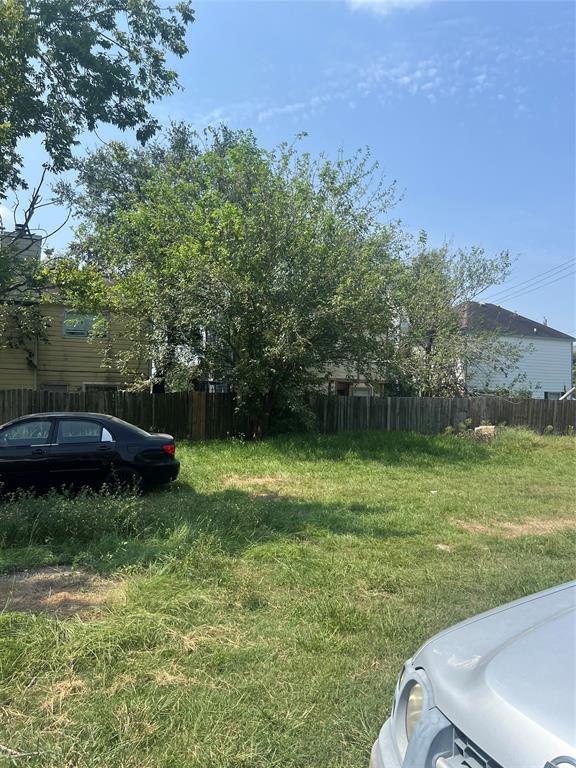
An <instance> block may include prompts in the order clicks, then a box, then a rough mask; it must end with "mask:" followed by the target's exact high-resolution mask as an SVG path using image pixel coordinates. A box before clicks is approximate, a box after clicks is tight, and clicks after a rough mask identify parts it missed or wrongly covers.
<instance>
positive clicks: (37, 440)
mask: <svg viewBox="0 0 576 768" xmlns="http://www.w3.org/2000/svg"><path fill="white" fill-rule="evenodd" d="M175 452H176V445H175V443H174V438H173V437H172V436H171V435H154V434H150V433H149V432H145V431H144V430H143V429H140V428H139V427H135V426H134V425H133V424H128V423H127V422H125V421H122V420H121V419H117V418H115V417H114V416H105V415H104V414H101V413H36V414H33V415H30V416H23V417H22V418H19V419H15V420H14V421H10V422H8V424H4V425H3V426H1V427H0V491H1V489H2V488H8V489H13V488H23V487H31V486H32V487H34V488H50V487H60V486H75V487H81V486H85V485H87V486H91V487H101V486H102V485H103V484H107V485H109V486H110V487H113V488H118V487H125V486H133V487H139V486H148V485H156V484H159V483H168V482H170V481H171V480H175V479H176V478H177V477H178V472H179V470H180V463H179V462H178V461H177V459H176V458H175Z"/></svg>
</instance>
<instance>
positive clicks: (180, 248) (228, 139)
mask: <svg viewBox="0 0 576 768" xmlns="http://www.w3.org/2000/svg"><path fill="white" fill-rule="evenodd" d="M189 138H190V137H188V140H189ZM109 151H111V152H113V153H115V154H116V156H118V152H120V149H119V148H113V149H112V150H109ZM151 151H152V150H151ZM170 156H171V157H173V156H174V152H173V151H171V152H170ZM135 160H138V161H139V162H141V161H142V157H141V156H140V157H139V158H137V157H135V156H134V155H131V156H130V158H129V162H128V164H130V163H131V162H133V161H135ZM101 164H102V154H100V156H99V157H98V158H95V165H93V166H92V170H93V171H94V172H95V171H96V170H97V168H98V167H101ZM141 167H145V168H146V174H145V175H146V178H145V179H143V181H142V184H141V186H139V187H138V189H134V186H133V185H132V184H129V187H130V189H127V190H126V195H125V194H124V193H122V194H121V195H120V197H119V201H120V205H118V206H115V205H114V203H113V200H112V197H110V198H109V200H110V205H111V208H110V210H108V211H104V210H101V209H100V210H97V211H93V210H92V208H89V209H88V210H89V211H90V217H89V218H90V221H89V222H88V226H85V227H83V228H82V229H81V230H80V233H79V234H80V238H79V240H78V242H76V244H75V245H74V248H73V251H74V253H75V254H76V259H77V265H78V266H79V271H77V272H76V273H75V274H74V271H73V270H71V269H70V267H69V265H66V266H65V268H64V269H63V270H62V271H63V272H64V274H65V277H66V279H67V281H68V285H69V286H70V288H71V290H72V292H74V291H75V292H76V296H77V297H78V299H79V300H80V301H82V302H84V305H86V302H89V301H90V300H91V299H92V300H94V298H95V299H96V302H97V303H98V302H100V303H106V305H107V306H108V307H109V308H110V309H112V310H113V311H116V312H118V313H121V314H123V316H124V317H125V318H126V322H125V325H124V333H125V334H130V335H132V337H133V340H134V343H135V344H136V343H138V344H145V345H147V348H148V351H149V355H150V357H151V358H152V360H153V361H154V366H155V372H156V378H157V379H158V381H160V382H164V381H170V380H175V379H177V380H178V379H179V380H180V381H181V376H182V371H183V370H185V371H188V372H189V373H188V375H189V376H191V377H198V378H206V377H208V378H217V379H222V380H224V381H226V382H228V383H229V384H230V385H231V386H232V388H233V390H234V392H235V393H236V395H237V398H238V403H239V405H240V406H241V407H242V408H244V409H245V410H246V411H247V412H248V413H249V414H250V415H251V417H252V418H253V420H254V423H255V424H256V429H262V430H265V429H266V426H267V423H268V420H269V418H270V415H271V414H272V413H273V412H275V411H278V410H279V409H281V408H283V407H285V406H287V405H289V406H292V407H293V408H294V407H297V406H298V405H299V404H300V403H301V402H302V398H303V395H304V393H305V392H306V391H308V390H309V389H310V388H311V387H313V386H314V385H315V384H316V383H318V382H319V381H322V380H323V379H325V377H326V374H327V370H328V369H330V368H331V367H333V366H335V365H338V366H343V367H346V368H349V369H350V370H354V371H359V372H360V373H364V374H366V375H367V376H369V377H370V376H378V377H381V376H382V375H383V371H384V367H385V363H386V359H387V357H388V350H387V346H386V344H385V342H384V341H383V337H384V335H385V330H386V328H388V327H389V326H390V323H391V317H390V308H391V301H390V297H389V285H390V284H391V279H390V277H391V271H393V270H394V269H395V261H396V257H395V248H394V247H393V243H394V230H393V228H390V227H387V226H384V225H383V224H382V223H381V215H382V214H383V213H384V212H385V211H386V210H387V209H388V207H389V205H390V203H391V202H392V199H393V190H392V189H391V188H389V187H386V186H384V185H382V184H381V183H380V182H379V181H378V180H377V179H376V177H375V173H376V169H375V168H374V167H373V166H372V164H371V162H370V160H369V158H368V156H367V154H364V153H360V154H358V155H356V156H354V157H352V158H350V159H344V158H341V159H339V160H337V161H336V162H331V161H329V160H328V159H326V158H324V157H320V158H318V159H313V158H311V157H310V156H309V155H307V154H305V153H298V152H297V151H296V149H295V147H294V146H288V145H281V146H280V147H278V148H277V149H275V150H273V151H266V150H264V149H262V148H261V147H259V146H258V145H257V143H256V140H255V138H254V136H253V135H252V134H251V133H250V132H236V133H232V132H230V131H227V130H225V129H223V130H220V131H217V132H212V133H210V134H208V135H207V136H205V137H203V138H201V137H199V138H198V141H197V143H196V144H195V145H194V146H193V147H191V148H190V151H189V152H187V153H186V157H185V158H184V159H182V158H180V159H179V160H178V162H163V163H161V164H156V165H155V164H154V163H150V164H147V163H144V164H143V165H141ZM83 173H84V179H85V180H86V179H88V178H89V179H90V180H91V182H92V183H96V182H95V179H96V177H97V174H96V175H95V174H94V173H92V174H89V175H87V174H88V168H87V167H84V169H83ZM98 178H100V180H101V177H98ZM375 179H376V180H375ZM98 183H100V181H99V182H98ZM122 187H123V188H124V185H122ZM82 199H83V198H82V197H80V196H77V197H76V203H77V204H81V202H82ZM86 205H88V206H91V203H89V202H88V203H86ZM88 210H87V212H88ZM110 214H112V215H110ZM95 275H99V276H101V278H102V281H101V283H100V288H99V290H95V289H94V282H93V280H94V276H95ZM88 277H89V279H90V281H92V282H91V284H92V288H91V290H90V291H88V292H86V291H84V290H83V286H84V285H85V280H86V279H87V278H88ZM179 377H180V378H179Z"/></svg>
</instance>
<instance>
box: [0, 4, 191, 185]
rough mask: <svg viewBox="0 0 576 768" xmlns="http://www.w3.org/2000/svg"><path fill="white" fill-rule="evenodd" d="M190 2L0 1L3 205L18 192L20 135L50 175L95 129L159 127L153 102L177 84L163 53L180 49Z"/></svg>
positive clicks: (147, 133) (144, 134)
mask: <svg viewBox="0 0 576 768" xmlns="http://www.w3.org/2000/svg"><path fill="white" fill-rule="evenodd" d="M192 20H193V12H192V9H191V7H190V4H189V2H188V0H181V1H180V2H178V3H177V4H176V5H175V6H174V8H164V7H162V6H161V4H159V3H157V2H155V1H154V0H0V30H1V33H0V199H1V198H2V197H5V196H6V193H7V191H8V190H10V189H15V188H17V187H18V186H24V181H23V178H22V175H21V169H22V162H23V161H22V157H21V155H20V153H19V151H18V147H19V143H20V141H21V140H22V139H25V138H27V137H30V136H34V135H40V136H41V137H42V141H43V143H44V147H45V149H46V152H47V154H48V156H49V163H48V165H49V166H50V168H51V169H52V170H54V171H56V172H58V171H62V170H63V169H65V168H67V167H69V166H70V164H71V161H72V150H73V147H74V145H75V144H77V142H78V136H79V135H80V134H81V133H83V132H84V131H92V130H94V129H95V128H96V127H97V126H98V125H99V124H109V125H113V126H116V127H118V128H120V129H127V128H135V129H136V135H137V137H138V139H140V140H141V141H146V140H147V139H149V138H150V137H151V136H152V135H153V134H154V133H155V131H156V129H157V128H158V123H157V121H156V119H155V118H154V117H153V116H152V115H151V113H150V110H149V107H150V104H151V103H152V102H154V101H156V100H157V99H159V98H161V97H162V96H165V95H166V94H169V93H171V92H172V91H173V90H174V89H175V88H176V87H177V76H176V73H175V72H174V71H173V70H172V69H171V68H170V67H169V66H168V65H167V61H166V56H167V54H175V55H176V56H183V55H184V54H185V53H186V50H187V48H186V43H185V32H186V27H187V25H188V24H189V23H190V22H192Z"/></svg>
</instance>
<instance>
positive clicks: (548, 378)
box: [467, 336, 572, 398]
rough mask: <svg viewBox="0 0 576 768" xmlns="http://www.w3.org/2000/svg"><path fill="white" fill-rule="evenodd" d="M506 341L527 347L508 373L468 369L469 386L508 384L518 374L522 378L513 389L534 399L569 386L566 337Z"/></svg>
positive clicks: (569, 348)
mask: <svg viewBox="0 0 576 768" xmlns="http://www.w3.org/2000/svg"><path fill="white" fill-rule="evenodd" d="M509 339H510V341H513V342H518V343H520V344H522V345H523V346H527V345H529V346H530V350H529V351H527V352H525V353H524V354H523V355H522V357H521V359H520V360H519V362H518V364H517V367H516V368H514V367H513V366H511V368H510V371H509V372H505V373H500V372H498V373H494V372H490V371H487V370H486V369H477V370H473V369H471V368H470V369H469V370H468V375H467V383H468V386H469V387H471V388H482V389H484V388H485V389H496V388H499V387H504V388H508V387H510V384H511V381H512V380H513V379H514V378H516V376H517V375H518V374H524V375H525V380H524V381H523V382H520V383H519V384H517V385H516V389H524V390H525V389H528V390H530V391H531V392H532V396H533V397H535V398H543V397H544V393H545V392H566V391H567V390H568V389H570V387H571V386H572V342H571V341H570V340H569V339H529V338H526V337H524V336H522V337H521V336H510V337H509Z"/></svg>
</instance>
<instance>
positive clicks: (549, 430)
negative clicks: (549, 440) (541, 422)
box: [544, 424, 554, 435]
mask: <svg viewBox="0 0 576 768" xmlns="http://www.w3.org/2000/svg"><path fill="white" fill-rule="evenodd" d="M544 434H545V435H553V434H554V427H553V426H552V424H548V426H547V427H546V428H545V429H544Z"/></svg>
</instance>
